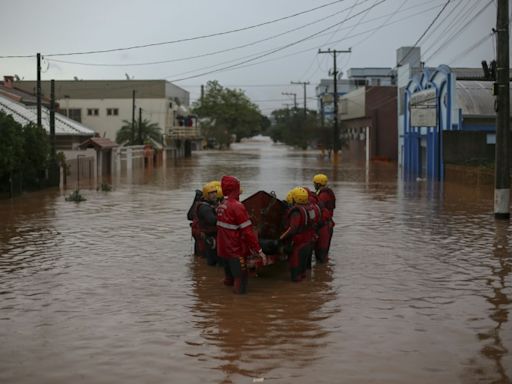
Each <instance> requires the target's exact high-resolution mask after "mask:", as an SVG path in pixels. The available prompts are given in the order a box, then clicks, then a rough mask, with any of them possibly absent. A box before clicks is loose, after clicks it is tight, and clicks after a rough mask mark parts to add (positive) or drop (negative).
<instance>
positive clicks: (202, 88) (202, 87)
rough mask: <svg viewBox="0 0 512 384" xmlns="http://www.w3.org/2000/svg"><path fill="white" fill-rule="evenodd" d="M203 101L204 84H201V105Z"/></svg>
mask: <svg viewBox="0 0 512 384" xmlns="http://www.w3.org/2000/svg"><path fill="white" fill-rule="evenodd" d="M203 101H204V85H203V84H201V105H203Z"/></svg>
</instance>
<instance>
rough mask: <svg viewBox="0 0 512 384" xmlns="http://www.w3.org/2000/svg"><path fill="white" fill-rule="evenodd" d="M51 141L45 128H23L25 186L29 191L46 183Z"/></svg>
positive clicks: (31, 126)
mask: <svg viewBox="0 0 512 384" xmlns="http://www.w3.org/2000/svg"><path fill="white" fill-rule="evenodd" d="M50 150H51V148H50V140H49V138H48V134H47V133H46V131H45V130H44V129H43V128H40V127H38V126H37V125H35V124H32V123H31V124H28V125H26V126H25V127H23V152H24V156H23V161H22V168H21V171H22V173H23V184H24V186H25V187H27V188H29V189H33V188H37V187H39V186H42V185H44V184H45V183H46V170H47V169H48V165H49V159H50Z"/></svg>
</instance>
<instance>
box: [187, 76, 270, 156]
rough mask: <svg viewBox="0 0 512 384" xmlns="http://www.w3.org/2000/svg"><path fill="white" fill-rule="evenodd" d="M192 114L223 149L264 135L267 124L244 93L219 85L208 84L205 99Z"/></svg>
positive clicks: (201, 100)
mask: <svg viewBox="0 0 512 384" xmlns="http://www.w3.org/2000/svg"><path fill="white" fill-rule="evenodd" d="M193 112H194V113H195V114H197V115H198V117H199V118H200V119H201V128H202V130H203V132H204V133H205V135H206V137H208V138H209V139H213V140H215V141H216V142H217V144H218V145H219V146H220V147H228V146H229V144H230V143H231V141H232V140H236V141H240V140H241V139H243V138H244V137H252V136H254V135H257V134H259V133H261V132H262V127H263V126H264V124H265V121H264V119H263V118H262V115H261V113H260V110H259V108H258V106H257V105H256V104H254V103H252V102H251V101H250V99H249V98H248V97H247V96H246V95H245V93H244V92H243V91H242V90H240V89H229V88H224V87H223V86H221V85H220V84H219V82H217V81H209V82H208V83H207V85H206V92H205V94H204V96H203V97H202V98H201V99H199V100H198V101H196V102H195V103H194V105H193Z"/></svg>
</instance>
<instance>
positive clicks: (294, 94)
mask: <svg viewBox="0 0 512 384" xmlns="http://www.w3.org/2000/svg"><path fill="white" fill-rule="evenodd" d="M281 95H286V96H293V109H295V112H297V94H296V93H293V92H281Z"/></svg>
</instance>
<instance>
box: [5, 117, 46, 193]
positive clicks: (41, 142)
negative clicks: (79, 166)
mask: <svg viewBox="0 0 512 384" xmlns="http://www.w3.org/2000/svg"><path fill="white" fill-rule="evenodd" d="M0 137H1V138H2V139H1V140H0V192H9V194H10V195H12V194H13V193H14V187H16V191H17V192H21V191H23V190H26V189H35V188H38V187H41V186H45V185H46V184H47V182H48V180H47V179H46V171H47V168H48V165H49V158H50V142H49V139H48V135H47V134H46V131H45V130H44V129H43V128H39V127H37V126H36V125H34V124H28V125H26V126H24V127H23V126H22V125H21V124H19V123H17V122H16V121H15V120H14V119H13V117H12V116H11V115H7V114H5V113H3V112H0Z"/></svg>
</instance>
